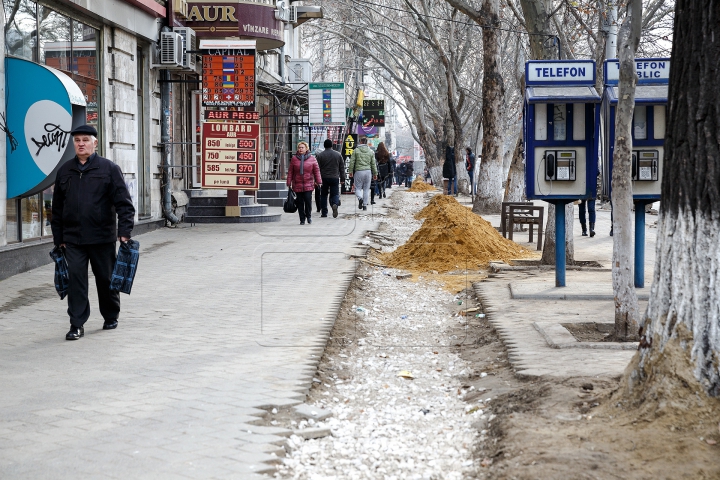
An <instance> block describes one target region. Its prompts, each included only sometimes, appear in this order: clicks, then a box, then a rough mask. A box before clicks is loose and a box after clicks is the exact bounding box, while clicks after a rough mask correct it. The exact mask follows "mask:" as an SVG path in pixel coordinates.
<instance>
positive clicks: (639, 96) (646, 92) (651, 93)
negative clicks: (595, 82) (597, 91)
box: [605, 85, 668, 105]
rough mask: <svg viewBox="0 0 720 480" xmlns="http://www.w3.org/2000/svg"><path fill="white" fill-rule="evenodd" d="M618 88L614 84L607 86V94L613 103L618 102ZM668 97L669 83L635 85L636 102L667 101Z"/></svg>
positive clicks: (655, 102) (653, 102)
mask: <svg viewBox="0 0 720 480" xmlns="http://www.w3.org/2000/svg"><path fill="white" fill-rule="evenodd" d="M618 88H619V87H613V86H606V87H605V95H607V97H608V100H609V101H610V104H611V105H617V103H618ZM667 99H668V86H667V85H638V86H637V87H635V103H641V104H658V103H667Z"/></svg>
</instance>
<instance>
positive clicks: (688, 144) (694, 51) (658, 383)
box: [625, 0, 720, 398]
mask: <svg viewBox="0 0 720 480" xmlns="http://www.w3.org/2000/svg"><path fill="white" fill-rule="evenodd" d="M718 19H720V3H719V2H717V1H715V0H678V1H677V3H676V5H675V27H674V40H673V52H672V59H671V65H672V69H671V70H670V90H669V98H668V100H669V103H668V128H667V135H666V137H665V159H664V169H663V179H662V182H663V183H662V203H661V204H660V218H659V221H658V243H657V250H656V252H657V258H656V262H655V271H654V273H653V276H654V279H653V285H652V288H651V292H650V301H649V303H648V309H647V314H646V316H645V319H644V321H643V324H644V325H643V332H642V333H644V335H643V336H641V344H640V346H641V347H643V348H641V350H640V353H639V358H636V361H635V365H634V367H635V368H634V369H632V370H631V371H630V372H629V374H628V375H626V377H625V382H626V384H625V387H626V390H627V391H629V392H630V393H631V394H637V393H638V392H639V394H641V395H642V396H643V398H652V396H653V395H652V392H653V391H655V392H657V391H662V390H661V389H662V388H664V387H663V385H667V384H668V382H672V380H673V379H675V383H676V384H683V385H684V386H685V388H686V389H687V384H688V383H691V385H690V390H691V391H693V392H694V391H696V390H701V391H704V392H705V393H707V394H708V395H709V396H713V397H720V253H719V252H720V139H719V138H718V132H719V131H720V77H719V76H718V70H719V68H718V67H719V59H720V50H719V48H718V45H719V44H720V23H719V22H718ZM673 353H676V354H678V355H679V356H680V358H681V359H682V362H681V363H682V364H681V363H679V362H677V361H675V362H674V363H673V360H674V359H677V357H678V355H673ZM686 373H687V374H686ZM688 379H689V380H688ZM681 380H682V382H681ZM694 381H697V383H693V382H694ZM690 395H692V397H693V398H695V396H694V395H693V394H692V393H690Z"/></svg>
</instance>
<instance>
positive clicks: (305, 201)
mask: <svg viewBox="0 0 720 480" xmlns="http://www.w3.org/2000/svg"><path fill="white" fill-rule="evenodd" d="M295 195H296V196H297V198H296V199H295V202H296V204H297V207H298V215H300V221H301V222H304V221H305V219H306V218H310V217H311V216H312V196H313V190H310V191H308V192H295Z"/></svg>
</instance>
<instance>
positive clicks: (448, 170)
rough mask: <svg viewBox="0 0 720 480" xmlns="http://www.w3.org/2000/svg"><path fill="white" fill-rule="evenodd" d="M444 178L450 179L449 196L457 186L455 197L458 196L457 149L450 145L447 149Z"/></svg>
mask: <svg viewBox="0 0 720 480" xmlns="http://www.w3.org/2000/svg"><path fill="white" fill-rule="evenodd" d="M443 177H444V178H447V179H448V187H447V194H448V195H450V191H451V190H452V188H453V186H455V195H457V167H456V166H455V149H454V148H453V147H451V146H450V145H448V146H447V147H445V163H443Z"/></svg>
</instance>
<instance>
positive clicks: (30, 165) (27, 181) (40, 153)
mask: <svg viewBox="0 0 720 480" xmlns="http://www.w3.org/2000/svg"><path fill="white" fill-rule="evenodd" d="M6 62H7V63H6V66H7V67H6V68H7V70H6V82H7V83H6V88H7V93H8V95H7V126H8V130H9V131H10V132H12V137H11V136H9V135H8V137H7V182H8V190H7V197H8V198H15V197H18V196H21V195H32V194H34V193H37V192H39V191H41V190H44V189H45V188H47V187H48V186H50V185H51V184H52V183H53V182H54V181H55V173H56V172H57V169H58V168H59V167H60V165H62V164H63V163H64V162H65V161H66V160H69V159H71V158H73V157H74V156H75V149H74V148H73V144H72V138H71V136H70V131H71V130H72V129H73V127H75V126H79V125H83V124H85V107H86V102H85V96H84V95H83V93H82V91H81V90H80V88H79V87H78V86H77V84H75V82H73V81H72V79H70V77H68V76H67V75H65V74H64V73H62V72H59V71H57V70H55V69H54V68H50V67H46V66H43V65H38V64H37V63H33V62H29V61H27V60H21V59H19V58H8V59H7V60H6Z"/></svg>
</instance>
